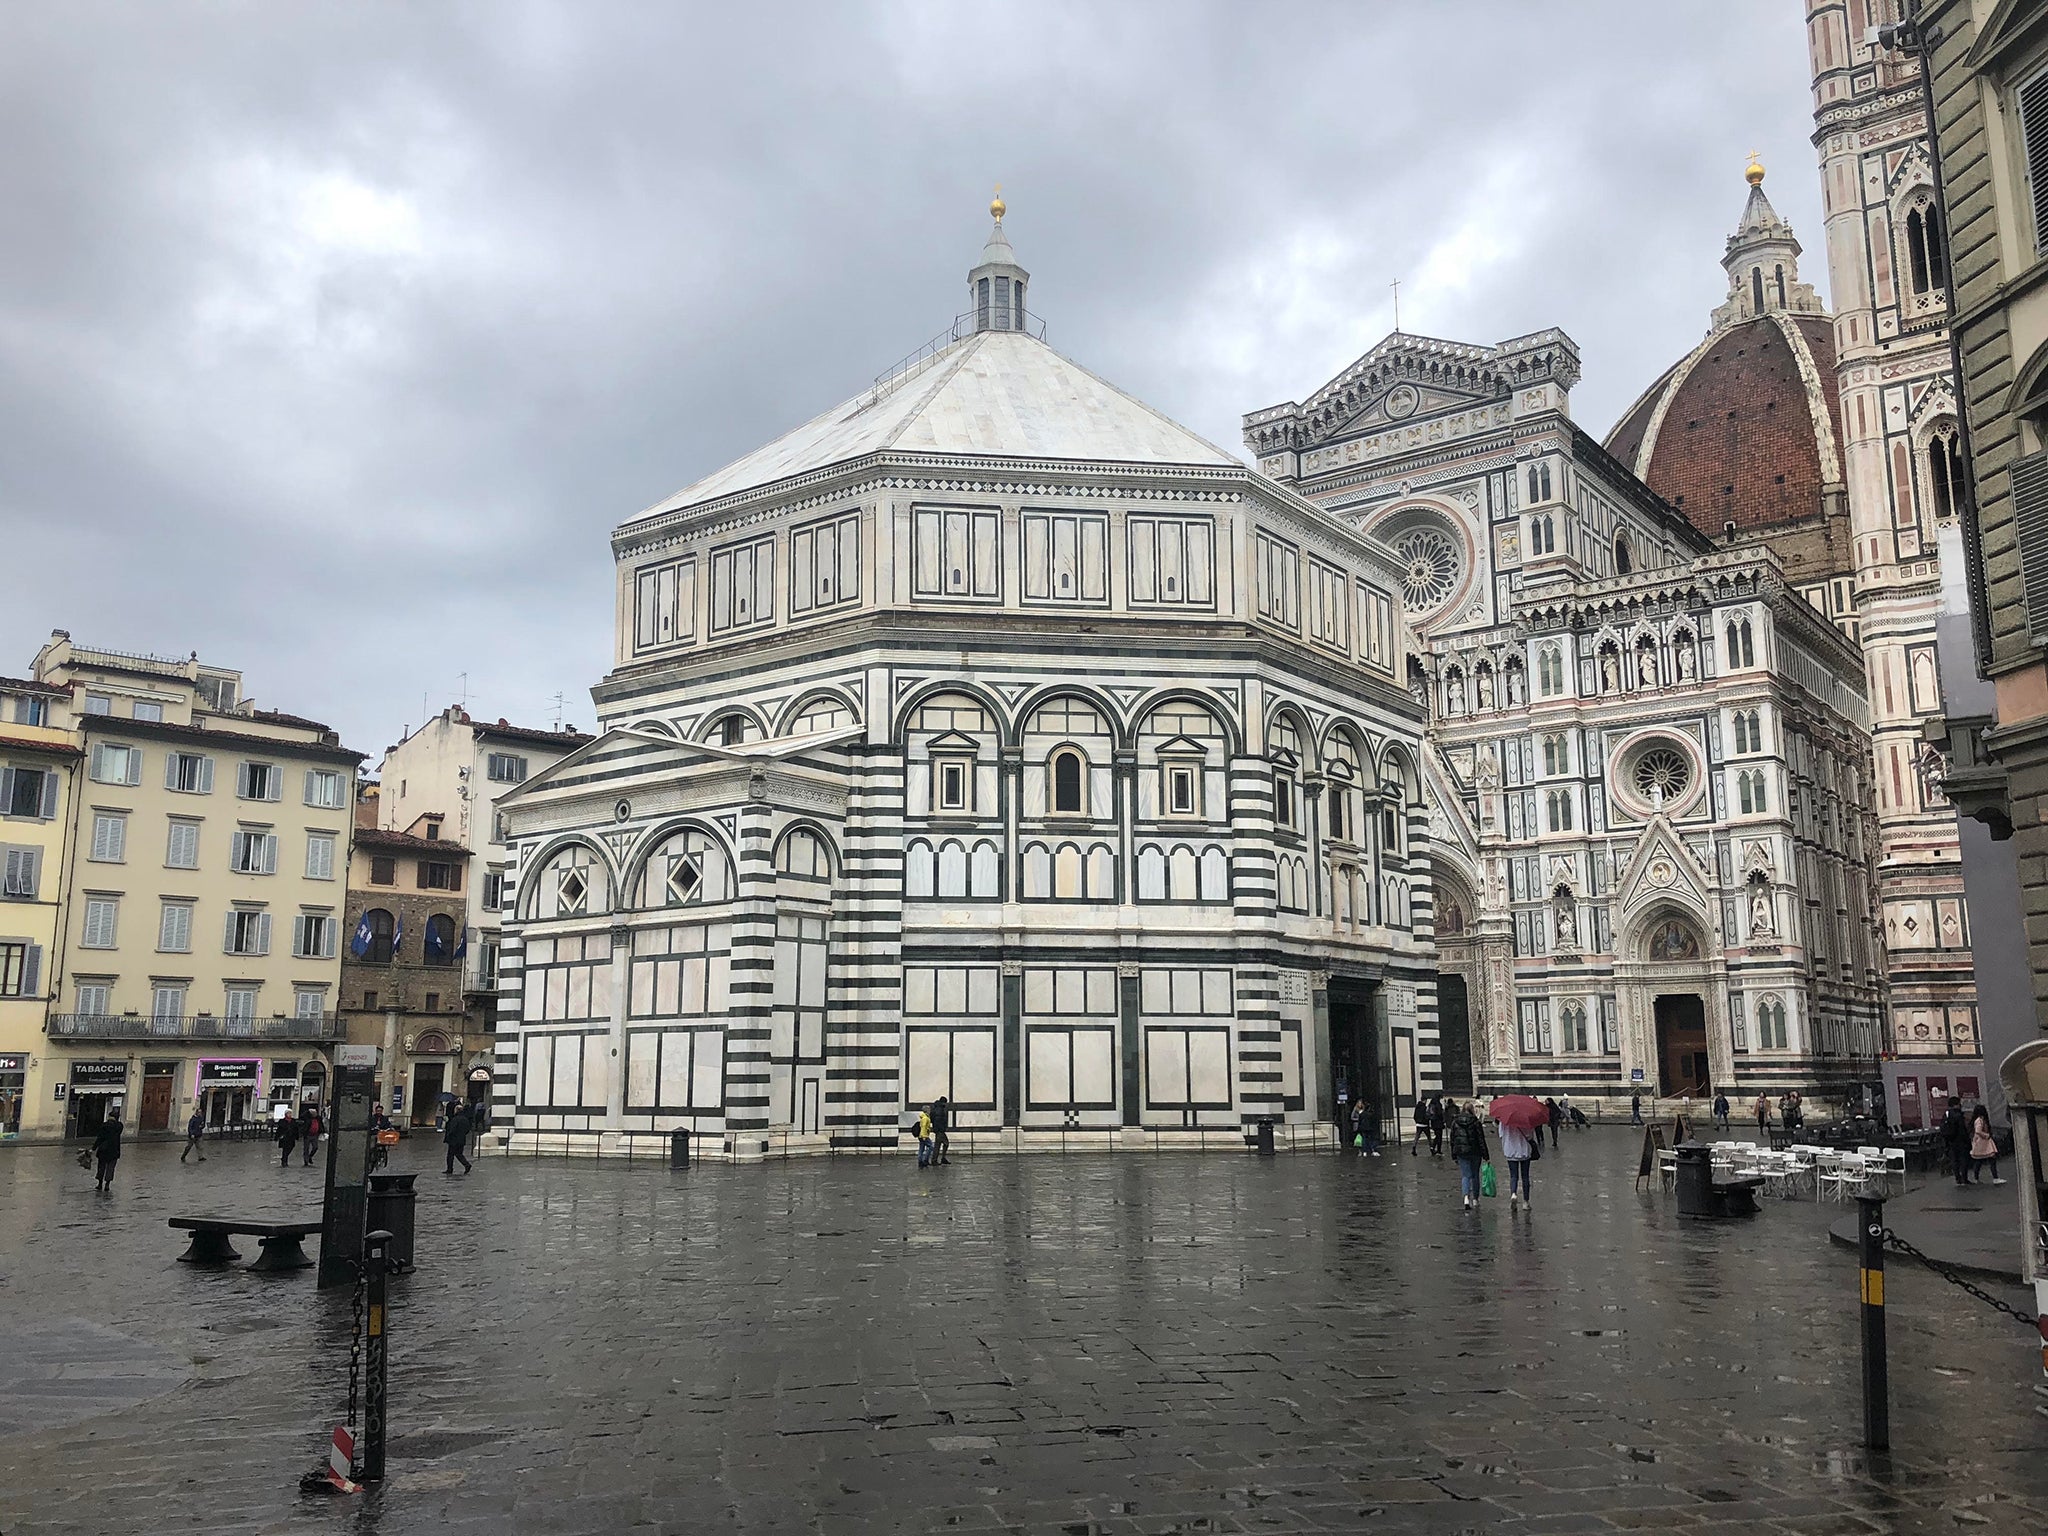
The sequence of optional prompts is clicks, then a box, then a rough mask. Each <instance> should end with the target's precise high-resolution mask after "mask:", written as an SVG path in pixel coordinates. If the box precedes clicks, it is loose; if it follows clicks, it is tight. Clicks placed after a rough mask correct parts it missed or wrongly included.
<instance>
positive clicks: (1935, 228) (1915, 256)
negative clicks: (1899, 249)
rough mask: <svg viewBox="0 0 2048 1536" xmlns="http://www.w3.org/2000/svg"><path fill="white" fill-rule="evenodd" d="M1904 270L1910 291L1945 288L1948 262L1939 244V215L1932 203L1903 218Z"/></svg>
mask: <svg viewBox="0 0 2048 1536" xmlns="http://www.w3.org/2000/svg"><path fill="white" fill-rule="evenodd" d="M1906 267H1907V270H1908V272H1909V273H1910V274H1911V281H1912V285H1913V291H1914V292H1915V293H1926V292H1927V291H1928V290H1929V289H1931V288H1946V287H1947V286H1948V260H1947V257H1946V255H1945V253H1944V251H1943V249H1942V243H1941V215H1940V214H1938V213H1937V212H1935V209H1934V205H1933V204H1932V203H1929V204H1927V205H1926V206H1925V207H1921V208H1915V209H1914V210H1913V211H1912V212H1911V213H1908V214H1907V215H1906Z"/></svg>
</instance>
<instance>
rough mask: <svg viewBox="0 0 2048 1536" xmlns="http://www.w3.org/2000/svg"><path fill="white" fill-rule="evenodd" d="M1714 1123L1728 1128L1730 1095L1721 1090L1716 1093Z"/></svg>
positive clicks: (1724, 1128) (1722, 1127)
mask: <svg viewBox="0 0 2048 1536" xmlns="http://www.w3.org/2000/svg"><path fill="white" fill-rule="evenodd" d="M1714 1124H1715V1125H1717V1126H1719V1127H1720V1128H1721V1129H1722V1130H1724V1131H1725V1130H1727V1129H1728V1095H1727V1094H1725V1093H1722V1092H1719V1091H1717V1092H1716V1093H1715V1094H1714Z"/></svg>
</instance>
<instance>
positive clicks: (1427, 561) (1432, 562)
mask: <svg viewBox="0 0 2048 1536" xmlns="http://www.w3.org/2000/svg"><path fill="white" fill-rule="evenodd" d="M1394 552H1395V553H1396V554H1398V555H1399V556H1400V557H1401V561H1402V575H1401V584H1402V601H1403V606H1405V607H1406V608H1407V610H1408V611H1409V612H1410V613H1427V612H1428V611H1429V610H1430V609H1432V608H1437V607H1440V606H1442V604H1443V603H1444V601H1445V600H1446V599H1448V598H1449V597H1450V595H1451V594H1452V593H1453V592H1455V591H1457V590H1458V575H1459V572H1460V570H1461V569H1462V568H1463V565H1464V562H1463V561H1462V560H1461V559H1459V557H1458V546H1457V545H1456V544H1454V543H1452V542H1451V540H1450V539H1449V538H1447V537H1445V536H1444V535H1443V534H1442V533H1440V532H1438V531H1437V530H1436V529H1434V528H1416V529H1412V530H1411V531H1409V532H1407V533H1404V534H1402V535H1401V537H1400V538H1398V539H1396V540H1395V541H1394Z"/></svg>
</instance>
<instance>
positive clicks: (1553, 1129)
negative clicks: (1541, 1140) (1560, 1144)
mask: <svg viewBox="0 0 2048 1536" xmlns="http://www.w3.org/2000/svg"><path fill="white" fill-rule="evenodd" d="M1543 1107H1544V1108H1545V1109H1547V1110H1548V1111H1550V1145H1551V1146H1552V1148H1553V1149H1554V1148H1555V1147H1556V1146H1557V1133H1558V1132H1559V1131H1561V1130H1563V1129H1564V1106H1563V1105H1561V1104H1559V1103H1558V1102H1557V1100H1555V1099H1545V1100H1544V1101H1543ZM1537 1134H1538V1135H1541V1134H1542V1133H1541V1132H1538V1133H1537Z"/></svg>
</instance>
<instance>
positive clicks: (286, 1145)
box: [277, 1115, 299, 1168]
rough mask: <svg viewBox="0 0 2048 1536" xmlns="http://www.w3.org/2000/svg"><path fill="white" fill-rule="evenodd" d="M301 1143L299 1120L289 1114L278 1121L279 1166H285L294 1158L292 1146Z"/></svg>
mask: <svg viewBox="0 0 2048 1536" xmlns="http://www.w3.org/2000/svg"><path fill="white" fill-rule="evenodd" d="M298 1144H299V1122H298V1121H296V1120H294V1119H293V1118H292V1117H291V1116H289V1115H287V1116H285V1118H284V1119H282V1120H280V1121H278V1122H277V1166H278V1167H280V1168H283V1167H285V1166H287V1165H288V1164H290V1162H291V1160H292V1148H293V1147H296V1146H297V1145H298Z"/></svg>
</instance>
